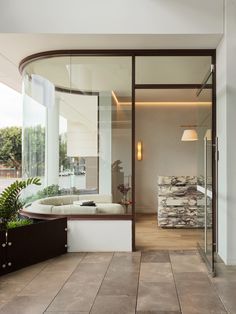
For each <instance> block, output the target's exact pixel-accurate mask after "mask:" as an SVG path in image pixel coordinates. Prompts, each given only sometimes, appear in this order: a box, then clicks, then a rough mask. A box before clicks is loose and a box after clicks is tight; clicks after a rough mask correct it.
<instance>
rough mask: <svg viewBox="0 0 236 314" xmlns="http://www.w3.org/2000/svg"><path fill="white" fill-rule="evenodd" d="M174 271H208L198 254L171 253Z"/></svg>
mask: <svg viewBox="0 0 236 314" xmlns="http://www.w3.org/2000/svg"><path fill="white" fill-rule="evenodd" d="M170 259H171V264H172V268H173V271H174V273H180V272H206V271H207V269H206V266H205V264H204V263H203V262H202V260H201V258H200V256H198V255H185V254H170Z"/></svg>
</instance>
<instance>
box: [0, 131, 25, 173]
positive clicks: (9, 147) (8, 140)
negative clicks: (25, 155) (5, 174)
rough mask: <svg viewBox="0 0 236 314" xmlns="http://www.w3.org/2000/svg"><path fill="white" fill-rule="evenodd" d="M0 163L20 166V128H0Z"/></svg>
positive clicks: (14, 166)
mask: <svg viewBox="0 0 236 314" xmlns="http://www.w3.org/2000/svg"><path fill="white" fill-rule="evenodd" d="M0 163H2V164H4V165H5V166H7V167H11V168H15V169H16V170H18V169H19V168H21V128H20V127H16V126H13V127H8V128H2V129H0Z"/></svg>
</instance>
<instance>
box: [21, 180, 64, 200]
mask: <svg viewBox="0 0 236 314" xmlns="http://www.w3.org/2000/svg"><path fill="white" fill-rule="evenodd" d="M60 194H61V191H60V188H59V185H57V184H52V185H49V186H47V187H45V188H44V189H43V190H40V191H38V192H37V193H36V194H33V195H30V196H28V197H26V198H25V199H24V200H23V201H22V203H24V204H29V203H31V202H33V201H36V200H38V199H41V198H45V197H50V196H57V195H60Z"/></svg>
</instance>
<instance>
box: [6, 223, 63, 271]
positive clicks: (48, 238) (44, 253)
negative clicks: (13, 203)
mask: <svg viewBox="0 0 236 314" xmlns="http://www.w3.org/2000/svg"><path fill="white" fill-rule="evenodd" d="M66 252H67V218H66V217H65V218H58V219H53V220H46V221H40V222H36V223H33V224H32V225H26V226H22V227H18V228H14V229H9V230H8V231H7V232H4V231H0V275H3V274H6V273H9V272H12V271H15V270H17V269H20V268H22V267H25V266H29V265H32V264H35V263H38V262H42V261H44V260H46V259H49V258H52V257H55V256H58V255H60V254H64V253H66Z"/></svg>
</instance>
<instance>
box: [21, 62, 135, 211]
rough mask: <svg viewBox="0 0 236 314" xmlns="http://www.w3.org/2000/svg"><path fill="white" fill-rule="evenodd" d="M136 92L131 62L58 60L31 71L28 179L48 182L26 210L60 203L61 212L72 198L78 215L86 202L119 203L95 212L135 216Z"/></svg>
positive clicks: (32, 194) (31, 195)
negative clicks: (133, 98) (36, 204)
mask: <svg viewBox="0 0 236 314" xmlns="http://www.w3.org/2000/svg"><path fill="white" fill-rule="evenodd" d="M131 91H132V88H131V57H94V56H88V57H80V56H79V57H77V56H62V57H51V58H46V59H42V60H35V61H32V62H30V63H29V64H28V65H27V66H26V67H25V68H24V71H23V99H24V109H23V112H24V117H23V138H24V140H23V156H24V157H23V158H24V159H23V176H24V177H31V176H38V177H40V178H41V181H42V185H41V186H40V187H37V190H36V189H35V188H33V189H32V188H31V189H28V190H27V195H26V202H27V203H33V202H35V200H36V199H39V198H40V199H42V198H45V199H48V197H55V199H54V202H55V203H56V202H57V203H58V204H59V205H60V206H59V207H61V204H60V202H62V200H63V197H64V196H65V195H66V199H67V203H66V205H68V206H70V210H72V208H73V206H75V205H78V204H77V201H79V199H78V198H77V197H76V196H77V195H83V197H81V198H80V199H82V198H83V199H84V200H93V199H96V202H98V203H108V202H109V203H115V204H113V206H110V207H109V208H107V207H106V206H105V205H104V206H103V207H102V206H101V208H100V209H99V208H98V209H96V210H95V209H91V210H90V211H88V213H93V214H94V213H96V214H125V213H128V214H129V213H131V201H132V200H131V173H132V161H131V160H132V140H131V138H132V115H131V111H132V110H131V103H132V102H131V94H132V92H131ZM120 103H122V105H121V104H120ZM86 195H87V196H86ZM94 195H96V197H97V195H98V198H96V197H95V198H94ZM64 198H65V197H64ZM69 198H70V201H68V199H69ZM45 203H47V201H46V200H45ZM79 205H81V200H80V204H79ZM118 205H119V206H118ZM58 210H59V208H58ZM63 210H65V209H63ZM79 213H80V212H79V211H78V214H79ZM81 213H85V212H84V211H81Z"/></svg>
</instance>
